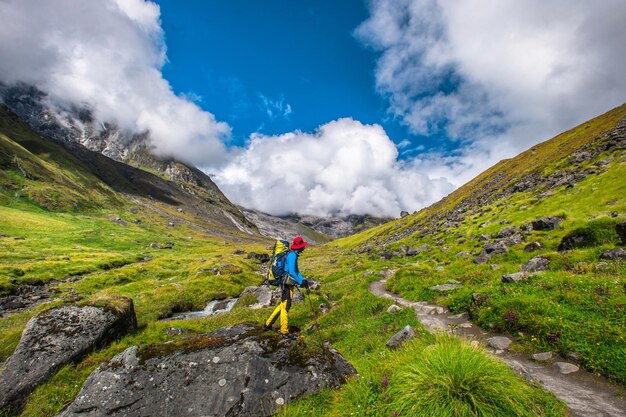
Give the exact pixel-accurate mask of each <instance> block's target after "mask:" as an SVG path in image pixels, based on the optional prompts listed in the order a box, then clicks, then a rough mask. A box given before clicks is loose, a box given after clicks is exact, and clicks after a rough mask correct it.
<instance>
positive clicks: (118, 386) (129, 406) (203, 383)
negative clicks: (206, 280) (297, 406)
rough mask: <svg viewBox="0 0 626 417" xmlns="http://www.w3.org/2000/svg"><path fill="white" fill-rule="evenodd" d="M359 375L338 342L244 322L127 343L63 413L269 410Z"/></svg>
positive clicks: (265, 412) (218, 413)
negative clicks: (319, 344) (161, 340)
mask: <svg viewBox="0 0 626 417" xmlns="http://www.w3.org/2000/svg"><path fill="white" fill-rule="evenodd" d="M354 374H356V371H355V369H354V368H353V367H352V365H350V363H348V362H347V361H346V360H345V359H344V358H343V357H342V356H341V355H340V354H339V353H338V352H337V351H335V350H333V349H328V348H324V349H323V350H320V349H319V348H315V349H310V348H308V347H307V346H306V345H304V344H303V343H302V342H301V341H294V340H288V339H283V338H282V337H281V336H280V335H278V334H276V333H268V332H263V331H262V330H261V329H259V328H257V327H255V326H252V325H248V324H239V325H236V326H230V327H223V328H221V329H219V330H217V331H214V332H212V333H209V334H205V335H200V336H197V337H193V338H188V339H180V340H177V341H174V342H169V343H165V344H159V345H152V346H147V347H144V348H138V347H137V346H133V347H131V348H128V349H126V350H125V351H124V352H122V353H120V354H119V355H117V356H115V357H114V358H113V359H112V360H111V361H109V362H108V363H105V364H103V365H101V366H100V367H99V368H98V369H96V370H95V371H94V372H93V373H92V374H91V375H90V376H89V378H88V379H87V381H86V382H85V384H84V385H83V388H82V389H81V391H80V393H79V394H78V395H77V396H76V398H75V399H74V401H73V402H72V403H71V404H70V405H69V406H68V407H67V408H66V409H65V410H64V411H62V412H61V414H59V416H63V417H69V416H76V417H78V416H85V415H92V416H104V415H106V416H127V417H133V416H162V415H167V416H169V417H177V416H190V417H193V416H232V417H234V416H270V415H273V414H274V413H275V412H276V411H277V408H278V407H279V406H281V405H283V404H286V403H288V402H289V401H291V400H293V399H294V398H297V397H300V396H303V395H308V394H313V393H316V392H318V391H320V390H322V389H325V388H331V387H336V386H338V385H339V384H341V383H343V382H345V380H346V378H347V377H349V376H350V375H354ZM105 387H106V389H103V388H105Z"/></svg>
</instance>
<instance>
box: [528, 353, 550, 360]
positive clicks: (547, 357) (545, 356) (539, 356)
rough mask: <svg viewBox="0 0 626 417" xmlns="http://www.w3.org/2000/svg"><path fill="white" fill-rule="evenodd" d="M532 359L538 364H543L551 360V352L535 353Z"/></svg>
mask: <svg viewBox="0 0 626 417" xmlns="http://www.w3.org/2000/svg"><path fill="white" fill-rule="evenodd" d="M533 359H534V360H536V361H539V362H545V361H549V360H550V359H552V352H541V353H535V354H534V355H533Z"/></svg>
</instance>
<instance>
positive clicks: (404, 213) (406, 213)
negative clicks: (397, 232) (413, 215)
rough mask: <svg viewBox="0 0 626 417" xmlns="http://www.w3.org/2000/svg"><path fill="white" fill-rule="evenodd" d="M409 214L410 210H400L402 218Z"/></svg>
mask: <svg viewBox="0 0 626 417" xmlns="http://www.w3.org/2000/svg"><path fill="white" fill-rule="evenodd" d="M408 215H409V212H408V211H404V210H402V211H401V212H400V217H401V218H404V217H406V216H408Z"/></svg>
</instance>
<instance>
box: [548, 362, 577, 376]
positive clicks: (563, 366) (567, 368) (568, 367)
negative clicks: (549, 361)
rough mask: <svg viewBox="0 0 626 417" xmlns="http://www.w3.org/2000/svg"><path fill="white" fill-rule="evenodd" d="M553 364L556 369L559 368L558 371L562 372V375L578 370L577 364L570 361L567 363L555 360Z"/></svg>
mask: <svg viewBox="0 0 626 417" xmlns="http://www.w3.org/2000/svg"><path fill="white" fill-rule="evenodd" d="M554 366H555V367H556V369H558V370H559V372H560V373H562V374H563V375H567V374H571V373H573V372H578V366H576V365H574V364H572V363H567V362H556V363H555V364H554Z"/></svg>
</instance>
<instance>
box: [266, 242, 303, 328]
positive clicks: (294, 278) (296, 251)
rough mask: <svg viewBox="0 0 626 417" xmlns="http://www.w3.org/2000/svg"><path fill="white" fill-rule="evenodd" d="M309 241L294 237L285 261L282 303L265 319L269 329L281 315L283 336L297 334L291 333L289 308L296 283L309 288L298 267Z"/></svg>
mask: <svg viewBox="0 0 626 417" xmlns="http://www.w3.org/2000/svg"><path fill="white" fill-rule="evenodd" d="M307 244H308V242H305V241H304V239H302V238H301V237H300V236H296V237H295V238H294V239H293V243H292V244H291V245H290V249H291V250H290V251H289V253H288V254H287V261H286V262H285V270H284V275H283V281H282V293H281V296H280V304H279V305H278V306H276V308H275V309H274V311H273V312H272V314H271V315H270V316H269V317H268V318H267V320H266V321H265V325H264V328H265V329H266V330H269V329H271V328H272V325H273V324H274V322H275V321H276V319H277V318H278V316H279V315H280V333H282V335H283V337H286V338H289V339H294V338H295V336H293V335H291V334H289V317H288V313H289V309H290V308H291V298H292V297H293V290H294V288H295V286H296V285H299V286H301V287H303V288H309V281H307V279H306V278H304V277H303V276H302V274H301V273H300V270H299V269H298V256H299V255H300V254H301V253H302V251H303V250H304V248H305V247H306V245H307Z"/></svg>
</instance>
